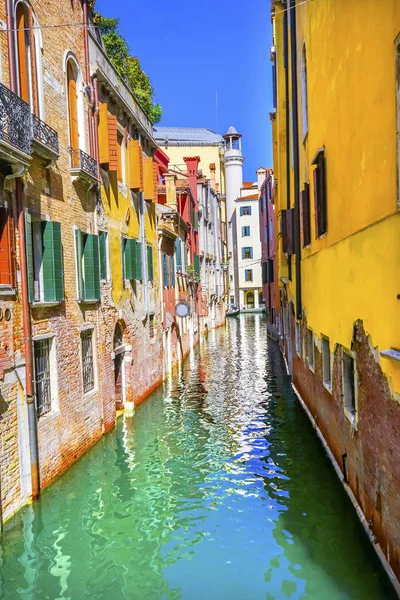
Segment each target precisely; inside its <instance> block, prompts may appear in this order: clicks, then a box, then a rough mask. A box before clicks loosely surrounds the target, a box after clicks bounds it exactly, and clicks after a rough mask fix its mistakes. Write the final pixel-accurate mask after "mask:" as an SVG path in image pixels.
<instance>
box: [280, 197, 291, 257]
mask: <svg viewBox="0 0 400 600" xmlns="http://www.w3.org/2000/svg"><path fill="white" fill-rule="evenodd" d="M293 212H294V209H293V208H290V209H287V210H283V211H282V246H283V248H282V249H283V252H284V253H285V254H288V255H292V254H294V235H293Z"/></svg>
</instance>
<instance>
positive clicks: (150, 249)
mask: <svg viewBox="0 0 400 600" xmlns="http://www.w3.org/2000/svg"><path fill="white" fill-rule="evenodd" d="M147 279H148V280H149V281H154V263H153V246H147Z"/></svg>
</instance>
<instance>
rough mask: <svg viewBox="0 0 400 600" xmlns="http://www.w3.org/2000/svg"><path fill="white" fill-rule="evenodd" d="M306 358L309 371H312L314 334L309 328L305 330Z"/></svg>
mask: <svg viewBox="0 0 400 600" xmlns="http://www.w3.org/2000/svg"><path fill="white" fill-rule="evenodd" d="M306 358H307V364H308V366H309V367H310V369H314V334H313V332H312V329H309V328H307V338H306Z"/></svg>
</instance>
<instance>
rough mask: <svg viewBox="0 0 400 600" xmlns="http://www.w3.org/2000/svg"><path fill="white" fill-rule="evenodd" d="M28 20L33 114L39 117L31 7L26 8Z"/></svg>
mask: <svg viewBox="0 0 400 600" xmlns="http://www.w3.org/2000/svg"><path fill="white" fill-rule="evenodd" d="M28 19H29V45H30V50H31V80H32V102H33V107H32V108H33V112H34V114H35V115H36V116H37V117H38V116H39V90H38V79H37V67H36V42H35V34H34V29H33V27H34V24H33V14H32V7H31V6H30V7H29V8H28Z"/></svg>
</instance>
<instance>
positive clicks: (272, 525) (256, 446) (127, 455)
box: [0, 315, 394, 600]
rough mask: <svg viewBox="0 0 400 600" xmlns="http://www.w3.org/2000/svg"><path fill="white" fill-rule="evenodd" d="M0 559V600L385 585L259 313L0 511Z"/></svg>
mask: <svg viewBox="0 0 400 600" xmlns="http://www.w3.org/2000/svg"><path fill="white" fill-rule="evenodd" d="M0 565H1V566H0V598H2V599H3V598H4V599H6V600H14V599H18V600H47V599H48V600H54V599H58V598H63V599H67V598H68V599H71V600H79V599H81V598H82V599H85V598H89V599H92V598H93V599H96V600H109V599H112V600H120V599H121V600H132V599H134V600H136V599H137V600H147V599H149V600H152V599H161V598H163V599H182V600H197V599H198V600H202V599H205V598H207V599H215V600H217V599H218V600H221V599H222V600H225V599H229V600H258V599H265V598H266V599H268V600H275V599H277V600H278V599H279V600H280V599H282V600H283V599H285V600H286V599H287V598H290V599H297V598H315V599H318V600H322V599H323V600H339V599H340V600H344V599H367V598H368V600H375V599H385V600H386V599H390V598H392V597H394V595H393V591H392V588H391V586H390V583H389V582H388V580H387V578H386V575H385V574H384V572H383V571H382V569H381V567H380V564H379V562H378V560H377V558H376V556H375V554H374V553H373V551H372V549H371V547H370V545H369V543H368V541H367V539H366V537H365V534H364V531H363V529H362V527H361V525H360V524H359V522H358V520H357V518H356V515H355V512H354V509H353V507H352V505H351V503H350V501H349V500H348V498H347V496H346V494H345V493H344V491H343V489H342V487H341V485H340V483H339V481H338V480H337V478H336V475H335V473H334V471H333V469H332V467H331V465H330V463H329V461H328V459H327V457H326V456H325V454H324V451H323V449H322V447H321V445H320V443H319V441H318V440H317V438H316V437H315V434H314V432H313V431H312V428H311V426H310V424H309V422H308V420H307V417H306V416H305V414H304V413H303V411H302V409H301V407H300V406H299V404H298V403H297V401H296V399H295V397H294V395H293V393H292V391H291V387H290V383H289V381H288V380H287V377H286V375H285V373H284V369H283V365H282V360H281V357H280V354H279V351H278V348H277V346H276V345H275V344H274V342H270V341H267V336H266V326H265V322H264V321H263V318H262V316H260V315H254V316H246V317H245V316H242V317H241V318H240V319H238V320H236V319H233V320H231V321H230V322H229V323H228V324H227V329H226V330H223V329H221V330H217V331H214V332H212V333H210V335H209V337H208V340H207V341H206V342H205V343H204V344H202V345H201V347H199V348H197V349H196V350H195V352H194V353H193V354H192V355H191V356H190V357H189V359H188V360H187V361H186V363H185V365H184V368H183V371H182V373H181V374H179V375H177V376H175V377H174V378H172V379H171V380H170V381H169V382H167V383H166V384H165V385H164V386H163V387H162V388H160V389H159V390H157V391H156V392H155V393H153V394H152V396H150V397H149V399H148V400H147V401H146V402H145V403H143V404H142V405H140V406H139V407H138V409H137V411H136V414H135V416H134V417H133V418H131V417H130V418H121V419H120V420H119V422H118V427H117V429H116V430H115V431H114V432H112V433H110V434H109V435H107V436H106V437H105V438H103V440H102V441H101V442H99V443H98V444H97V445H96V446H95V447H94V448H92V449H91V450H90V451H89V452H88V453H87V454H86V455H85V456H84V457H83V458H82V459H81V460H80V461H78V463H77V464H76V465H74V466H73V467H72V468H71V469H70V470H69V471H68V472H67V473H66V474H65V475H64V476H63V477H61V478H60V479H59V480H58V481H56V482H55V483H54V484H53V485H52V486H50V487H49V488H48V489H47V490H46V491H45V492H44V493H43V495H42V497H41V499H40V501H39V502H37V503H35V504H33V505H32V506H28V507H26V508H25V509H23V510H22V511H21V512H20V513H19V514H18V515H17V516H16V517H14V518H13V519H12V520H11V521H9V522H7V523H6V524H5V527H4V531H3V535H2V540H1V550H0Z"/></svg>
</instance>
